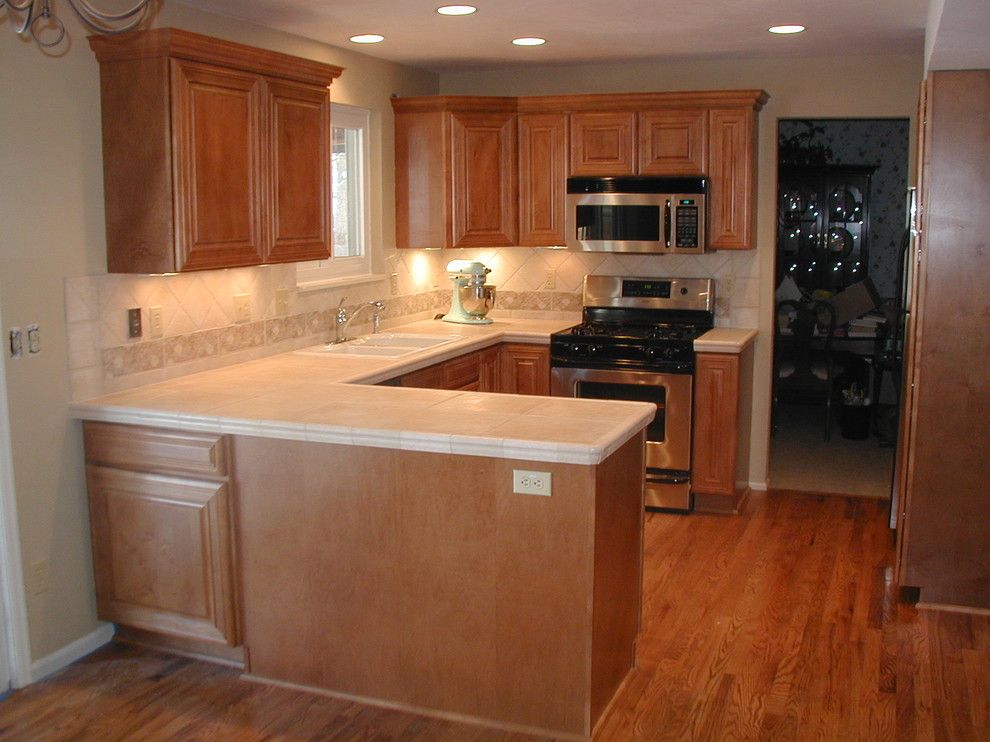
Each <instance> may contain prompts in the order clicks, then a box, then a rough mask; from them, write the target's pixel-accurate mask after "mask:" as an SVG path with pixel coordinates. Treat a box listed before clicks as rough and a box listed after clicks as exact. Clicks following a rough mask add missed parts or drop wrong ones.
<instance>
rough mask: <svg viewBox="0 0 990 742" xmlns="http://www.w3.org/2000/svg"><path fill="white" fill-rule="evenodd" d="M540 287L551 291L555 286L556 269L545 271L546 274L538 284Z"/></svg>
mask: <svg viewBox="0 0 990 742" xmlns="http://www.w3.org/2000/svg"><path fill="white" fill-rule="evenodd" d="M540 288H541V289H544V290H546V291H552V290H553V289H555V288H557V271H553V270H550V271H547V275H546V277H545V278H544V279H543V283H542V284H540Z"/></svg>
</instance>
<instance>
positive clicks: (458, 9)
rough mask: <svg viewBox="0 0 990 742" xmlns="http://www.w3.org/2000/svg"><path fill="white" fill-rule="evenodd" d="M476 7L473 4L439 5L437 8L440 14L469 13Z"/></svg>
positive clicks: (474, 10)
mask: <svg viewBox="0 0 990 742" xmlns="http://www.w3.org/2000/svg"><path fill="white" fill-rule="evenodd" d="M477 10H478V9H477V8H476V7H474V6H473V5H441V6H440V7H439V8H437V13H439V14H440V15H471V14H472V13H474V12H476V11H477Z"/></svg>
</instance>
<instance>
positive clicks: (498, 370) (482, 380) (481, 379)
mask: <svg viewBox="0 0 990 742" xmlns="http://www.w3.org/2000/svg"><path fill="white" fill-rule="evenodd" d="M501 378H502V367H501V351H500V349H499V346H497V345H496V346H494V347H492V348H485V349H484V350H482V351H479V352H478V391H481V392H499V391H501V390H502V384H501V381H500V380H501Z"/></svg>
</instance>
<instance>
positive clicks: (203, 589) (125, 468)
mask: <svg viewBox="0 0 990 742" xmlns="http://www.w3.org/2000/svg"><path fill="white" fill-rule="evenodd" d="M84 437H85V446H86V481H87V485H88V489H89V509H90V525H91V530H92V542H93V567H94V575H95V580H96V598H97V608H98V612H99V616H100V618H102V619H104V620H107V621H113V622H114V623H117V624H120V625H121V626H124V627H128V628H130V629H136V630H138V631H142V632H148V633H149V634H153V635H159V636H165V637H170V638H171V639H172V641H173V642H174V641H184V642H185V645H184V648H185V649H187V650H191V651H197V652H199V653H203V654H211V655H215V656H221V657H226V658H228V659H231V658H233V657H236V653H233V654H232V650H231V649H230V648H232V647H235V646H236V645H238V644H239V627H238V623H239V622H238V609H237V588H236V577H235V575H236V571H235V550H234V537H233V532H232V528H233V527H232V520H233V519H232V493H231V482H230V479H229V472H228V456H227V442H226V439H225V438H223V437H222V436H217V435H209V434H199V433H185V432H177V431H169V430H160V429H155V428H144V427H136V426H131V425H112V424H104V423H95V422H88V423H85V424H84ZM173 646H175V645H174V644H173Z"/></svg>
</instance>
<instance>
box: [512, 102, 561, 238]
mask: <svg viewBox="0 0 990 742" xmlns="http://www.w3.org/2000/svg"><path fill="white" fill-rule="evenodd" d="M518 128H519V244H520V245H529V246H533V247H540V246H544V245H563V244H564V243H565V242H566V236H565V234H564V198H565V193H564V191H565V187H564V186H565V183H566V180H567V116H566V115H564V114H562V113H527V114H520V116H519V117H518Z"/></svg>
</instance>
